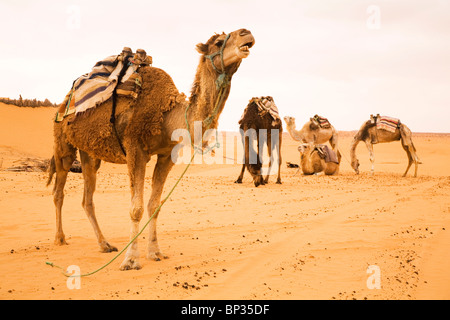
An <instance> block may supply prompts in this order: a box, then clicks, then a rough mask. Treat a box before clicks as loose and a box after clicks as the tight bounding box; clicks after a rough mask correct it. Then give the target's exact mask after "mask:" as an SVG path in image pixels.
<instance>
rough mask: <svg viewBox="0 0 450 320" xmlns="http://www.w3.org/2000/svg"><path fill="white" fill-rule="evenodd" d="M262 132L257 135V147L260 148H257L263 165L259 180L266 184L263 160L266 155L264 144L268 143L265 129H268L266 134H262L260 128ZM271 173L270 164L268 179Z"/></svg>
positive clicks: (259, 160) (259, 159)
mask: <svg viewBox="0 0 450 320" xmlns="http://www.w3.org/2000/svg"><path fill="white" fill-rule="evenodd" d="M259 131H260V132H259V134H258V136H257V137H256V142H257V143H256V147H257V148H258V150H257V156H258V160H257V161H258V162H259V163H260V164H261V167H260V169H261V171H260V175H261V176H260V177H259V180H260V184H261V185H264V184H266V182H265V180H264V179H263V176H262V174H263V164H264V162H263V157H264V144H265V143H266V141H267V130H265V131H266V134H261V129H260V130H259ZM263 132H264V131H263ZM269 174H270V166H269V172H268V174H267V179H269Z"/></svg>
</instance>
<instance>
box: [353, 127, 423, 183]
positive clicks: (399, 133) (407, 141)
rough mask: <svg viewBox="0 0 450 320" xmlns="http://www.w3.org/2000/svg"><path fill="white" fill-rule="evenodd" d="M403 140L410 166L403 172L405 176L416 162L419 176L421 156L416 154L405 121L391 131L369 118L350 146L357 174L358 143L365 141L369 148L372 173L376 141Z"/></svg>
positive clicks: (415, 174)
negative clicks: (379, 126) (381, 127)
mask: <svg viewBox="0 0 450 320" xmlns="http://www.w3.org/2000/svg"><path fill="white" fill-rule="evenodd" d="M399 140H400V141H401V143H402V147H403V149H404V150H405V152H406V155H407V156H408V166H407V167H406V171H405V173H404V174H403V176H404V177H405V176H406V174H407V173H408V170H409V168H410V167H411V165H412V164H413V163H414V165H415V171H414V177H417V169H418V165H419V164H420V163H422V162H420V160H419V157H418V156H417V154H416V147H415V146H414V144H413V142H412V133H411V130H410V129H409V128H408V127H407V126H406V125H405V124H403V123H400V125H399V127H398V128H397V129H396V130H395V132H390V131H387V130H383V129H378V128H377V125H376V123H375V122H374V121H371V120H368V121H366V122H364V124H363V125H362V126H361V128H360V129H359V131H358V132H357V133H356V134H355V136H354V137H353V142H352V144H351V147H350V157H351V165H352V168H353V169H354V170H355V172H356V173H357V174H359V160H358V159H357V157H356V147H357V146H358V143H359V142H361V141H364V142H365V144H366V146H367V149H368V150H369V155H370V161H371V162H372V169H371V172H372V174H373V173H374V170H375V166H374V164H375V155H374V153H373V145H374V144H376V143H385V142H392V141H399Z"/></svg>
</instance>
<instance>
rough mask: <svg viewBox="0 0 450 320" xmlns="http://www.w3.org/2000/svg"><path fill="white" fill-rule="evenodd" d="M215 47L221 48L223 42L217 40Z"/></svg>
mask: <svg viewBox="0 0 450 320" xmlns="http://www.w3.org/2000/svg"><path fill="white" fill-rule="evenodd" d="M215 44H216V46H217V47H219V48H220V47H222V45H223V40H217V42H216V43H215Z"/></svg>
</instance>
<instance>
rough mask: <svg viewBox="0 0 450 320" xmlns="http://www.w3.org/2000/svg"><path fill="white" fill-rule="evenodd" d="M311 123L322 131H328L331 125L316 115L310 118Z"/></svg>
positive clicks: (325, 119)
mask: <svg viewBox="0 0 450 320" xmlns="http://www.w3.org/2000/svg"><path fill="white" fill-rule="evenodd" d="M311 121H312V122H314V123H315V124H316V125H318V126H319V127H321V128H323V129H328V128H330V127H331V123H330V122H329V121H328V119H327V118H324V117H321V116H318V115H317V114H316V115H315V116H314V117H312V118H311Z"/></svg>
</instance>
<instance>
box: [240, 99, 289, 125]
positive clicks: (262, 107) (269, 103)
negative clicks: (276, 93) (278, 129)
mask: <svg viewBox="0 0 450 320" xmlns="http://www.w3.org/2000/svg"><path fill="white" fill-rule="evenodd" d="M252 102H254V103H255V104H256V106H257V107H258V110H259V112H258V114H259V115H260V116H261V117H263V116H265V115H266V114H270V116H271V117H272V118H273V120H274V121H276V120H280V121H281V118H280V114H279V113H278V108H277V106H276V104H275V101H274V100H273V98H272V97H271V96H267V97H259V98H252V99H250V101H249V103H248V105H247V107H246V108H245V110H244V113H243V114H242V116H241V119H240V120H239V123H241V121H242V119H243V118H244V115H245V113H246V111H247V108H248V107H249V106H250V105H251V104H252ZM272 123H273V122H272ZM273 124H274V123H273Z"/></svg>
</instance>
